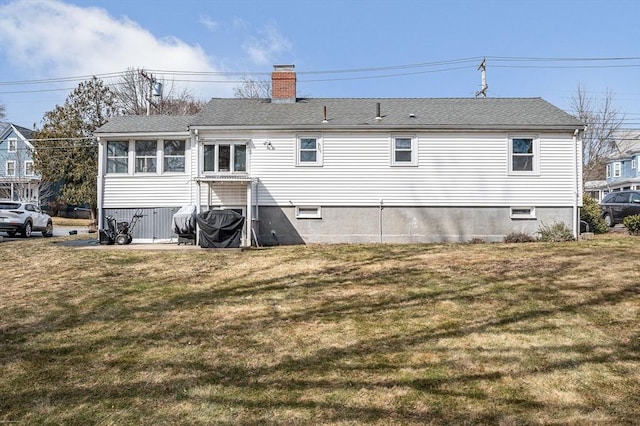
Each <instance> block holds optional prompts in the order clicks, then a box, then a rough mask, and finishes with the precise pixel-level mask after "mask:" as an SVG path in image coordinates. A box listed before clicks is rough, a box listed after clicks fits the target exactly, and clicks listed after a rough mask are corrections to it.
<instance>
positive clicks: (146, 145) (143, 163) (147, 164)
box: [135, 141, 158, 173]
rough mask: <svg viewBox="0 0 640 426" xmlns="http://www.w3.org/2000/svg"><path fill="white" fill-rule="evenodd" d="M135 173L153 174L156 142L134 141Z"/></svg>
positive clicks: (156, 156)
mask: <svg viewBox="0 0 640 426" xmlns="http://www.w3.org/2000/svg"><path fill="white" fill-rule="evenodd" d="M135 147H136V148H135V155H136V162H135V164H136V173H155V172H156V164H157V161H158V152H157V151H158V148H157V147H158V142H157V141H136V143H135Z"/></svg>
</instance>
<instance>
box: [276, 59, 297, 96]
mask: <svg viewBox="0 0 640 426" xmlns="http://www.w3.org/2000/svg"><path fill="white" fill-rule="evenodd" d="M294 69H295V65H274V66H273V72H272V73H271V102H275V103H295V101H296V72H295V71H294Z"/></svg>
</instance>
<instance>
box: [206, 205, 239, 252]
mask: <svg viewBox="0 0 640 426" xmlns="http://www.w3.org/2000/svg"><path fill="white" fill-rule="evenodd" d="M197 220H198V226H199V227H200V235H199V237H200V247H203V248H235V247H240V237H241V236H242V228H243V227H244V216H242V215H241V214H239V213H236V212H235V211H233V210H209V211H206V212H202V213H200V214H198V216H197Z"/></svg>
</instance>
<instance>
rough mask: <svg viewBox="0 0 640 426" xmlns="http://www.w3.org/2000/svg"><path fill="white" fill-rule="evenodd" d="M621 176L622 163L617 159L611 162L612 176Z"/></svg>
mask: <svg viewBox="0 0 640 426" xmlns="http://www.w3.org/2000/svg"><path fill="white" fill-rule="evenodd" d="M620 176H622V163H621V162H619V161H616V162H615V163H613V177H620Z"/></svg>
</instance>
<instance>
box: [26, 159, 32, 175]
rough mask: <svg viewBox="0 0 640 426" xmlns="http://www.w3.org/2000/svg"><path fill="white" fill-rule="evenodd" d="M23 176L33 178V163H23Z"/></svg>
mask: <svg viewBox="0 0 640 426" xmlns="http://www.w3.org/2000/svg"><path fill="white" fill-rule="evenodd" d="M24 175H25V176H33V161H25V162H24Z"/></svg>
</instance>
